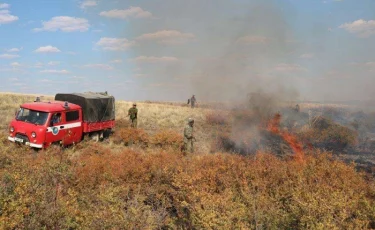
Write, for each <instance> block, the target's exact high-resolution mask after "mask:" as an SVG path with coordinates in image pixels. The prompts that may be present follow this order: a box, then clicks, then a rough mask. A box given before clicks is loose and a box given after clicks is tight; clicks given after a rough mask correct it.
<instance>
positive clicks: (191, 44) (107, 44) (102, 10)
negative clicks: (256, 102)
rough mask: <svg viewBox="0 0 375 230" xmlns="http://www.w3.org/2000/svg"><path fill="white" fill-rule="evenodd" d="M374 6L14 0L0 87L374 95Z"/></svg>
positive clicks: (8, 5) (0, 6)
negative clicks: (258, 91)
mask: <svg viewBox="0 0 375 230" xmlns="http://www.w3.org/2000/svg"><path fill="white" fill-rule="evenodd" d="M374 12H375V1H371V0H357V1H352V0H341V1H338V0H336V1H335V0H326V1H320V0H304V1H301V0H263V1H255V0H253V1H252V0H247V1H245V0H233V1H227V0H208V1H199V0H190V1H183V0H152V1H151V0H149V1H145V0H139V1H136V2H135V1H121V0H117V1H116V0H105V1H104V0H83V1H78V0H33V1H21V0H7V1H5V2H0V35H1V36H0V80H1V84H0V91H2V92H23V93H35V94H52V95H53V94H55V93H59V92H85V91H105V90H107V91H109V92H110V93H111V94H113V95H115V96H116V97H117V98H119V99H123V100H168V101H180V100H184V101H185V99H187V98H188V97H190V96H191V94H195V95H196V96H197V98H198V99H202V100H229V99H240V98H241V97H243V96H244V95H246V93H249V92H253V91H257V90H263V91H269V92H272V93H275V94H276V95H278V96H280V97H283V96H285V97H286V98H288V99H289V98H290V99H309V100H322V101H326V100H350V99H372V98H373V96H375V95H374V94H375V91H374V90H373V85H374V83H375V79H374V73H375V72H374V71H375V39H374V38H375V15H374Z"/></svg>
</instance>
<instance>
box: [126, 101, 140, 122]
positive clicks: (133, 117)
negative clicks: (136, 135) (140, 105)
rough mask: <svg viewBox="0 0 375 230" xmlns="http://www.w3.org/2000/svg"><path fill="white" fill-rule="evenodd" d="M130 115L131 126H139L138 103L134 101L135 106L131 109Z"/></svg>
mask: <svg viewBox="0 0 375 230" xmlns="http://www.w3.org/2000/svg"><path fill="white" fill-rule="evenodd" d="M128 116H129V117H130V122H131V127H133V128H137V116H138V109H137V104H136V103H133V107H132V108H130V109H129V111H128Z"/></svg>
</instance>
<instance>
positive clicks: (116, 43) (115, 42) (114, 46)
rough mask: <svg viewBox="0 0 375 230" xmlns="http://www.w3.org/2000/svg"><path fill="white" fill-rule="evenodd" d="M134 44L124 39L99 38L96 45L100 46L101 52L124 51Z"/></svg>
mask: <svg viewBox="0 0 375 230" xmlns="http://www.w3.org/2000/svg"><path fill="white" fill-rule="evenodd" d="M134 44H135V43H134V42H132V41H129V40H128V39H126V38H107V37H104V38H101V39H100V40H99V41H98V42H97V43H96V45H97V46H101V47H102V49H103V50H112V51H120V50H126V49H128V48H129V47H131V46H133V45H134Z"/></svg>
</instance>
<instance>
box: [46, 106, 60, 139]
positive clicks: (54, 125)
mask: <svg viewBox="0 0 375 230" xmlns="http://www.w3.org/2000/svg"><path fill="white" fill-rule="evenodd" d="M64 121H65V114H64V113H63V112H55V113H52V115H51V118H50V119H49V121H48V122H49V123H48V128H47V133H46V142H47V143H55V142H60V141H62V140H63V138H64V136H65V124H64V123H65V122H64Z"/></svg>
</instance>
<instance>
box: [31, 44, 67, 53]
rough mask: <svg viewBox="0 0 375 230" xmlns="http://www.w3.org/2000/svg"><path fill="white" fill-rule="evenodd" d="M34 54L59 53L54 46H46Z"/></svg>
mask: <svg viewBox="0 0 375 230" xmlns="http://www.w3.org/2000/svg"><path fill="white" fill-rule="evenodd" d="M34 52H37V53H58V52H61V51H60V50H59V49H58V48H56V47H54V46H50V45H48V46H42V47H39V48H38V49H36V50H35V51H34Z"/></svg>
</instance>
